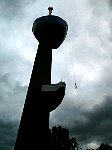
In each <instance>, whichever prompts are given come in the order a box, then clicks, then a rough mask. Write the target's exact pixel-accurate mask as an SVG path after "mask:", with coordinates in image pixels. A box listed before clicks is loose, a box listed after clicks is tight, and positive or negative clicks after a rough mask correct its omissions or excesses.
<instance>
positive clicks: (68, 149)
mask: <svg viewBox="0 0 112 150" xmlns="http://www.w3.org/2000/svg"><path fill="white" fill-rule="evenodd" d="M78 145H79V144H78V143H77V141H76V138H75V137H72V138H70V137H69V130H68V129H65V128H62V127H61V126H58V127H56V126H53V127H52V129H49V150H75V148H76V147H78Z"/></svg>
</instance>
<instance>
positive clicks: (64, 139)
mask: <svg viewBox="0 0 112 150" xmlns="http://www.w3.org/2000/svg"><path fill="white" fill-rule="evenodd" d="M78 145H79V144H78V143H77V140H76V138H75V137H71V138H70V136H69V130H68V129H66V128H62V127H61V126H57V127H56V126H53V127H52V129H49V150H83V149H82V148H79V147H78ZM87 150H95V149H92V148H90V149H87ZM96 150H112V146H110V145H109V144H107V143H106V144H105V143H101V145H100V146H99V147H98V148H97V149H96Z"/></svg>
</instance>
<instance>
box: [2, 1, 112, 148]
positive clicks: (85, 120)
mask: <svg viewBox="0 0 112 150" xmlns="http://www.w3.org/2000/svg"><path fill="white" fill-rule="evenodd" d="M49 6H52V7H54V11H53V13H52V14H53V15H58V16H60V17H62V18H63V19H64V20H66V22H67V23H68V33H67V37H66V39H65V41H64V42H63V43H62V45H61V46H60V47H59V48H58V49H57V50H53V53H52V55H53V62H52V83H57V82H59V81H60V80H61V78H62V80H63V81H65V82H66V94H65V97H64V99H63V102H62V103H61V105H60V106H59V107H58V108H57V109H56V110H54V111H52V112H51V113H50V127H52V126H54V125H62V126H63V127H66V128H68V129H69V130H70V135H71V136H75V137H76V139H77V142H79V144H80V146H81V147H82V148H84V147H85V148H89V147H92V148H96V147H98V146H99V144H100V143H101V142H107V143H108V144H112V0H101V1H98V0H83V1H82V0H66V2H65V0H61V1H60V0H56V1H54V0H52V1H51V0H40V1H39V0H31V1H28V0H10V1H9V0H0V149H1V150H13V146H14V143H15V138H16V134H17V130H18V125H19V121H20V117H21V113H22V109H23V105H24V101H25V96H26V92H27V87H28V84H29V79H30V75H31V71H32V67H33V63H34V58H35V55H36V51H37V46H38V42H37V40H36V39H35V37H34V36H33V33H32V25H33V22H34V20H35V19H36V18H38V17H40V16H43V15H48V10H47V9H48V7H49ZM75 83H76V84H77V89H75V88H74V85H75Z"/></svg>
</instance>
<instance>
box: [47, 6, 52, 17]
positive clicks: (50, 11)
mask: <svg viewBox="0 0 112 150" xmlns="http://www.w3.org/2000/svg"><path fill="white" fill-rule="evenodd" d="M48 10H49V15H51V14H52V11H53V7H49V8H48Z"/></svg>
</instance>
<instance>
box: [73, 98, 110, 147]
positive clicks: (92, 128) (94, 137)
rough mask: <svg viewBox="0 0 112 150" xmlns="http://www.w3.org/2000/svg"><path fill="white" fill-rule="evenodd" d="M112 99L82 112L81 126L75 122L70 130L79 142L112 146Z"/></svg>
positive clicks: (106, 99)
mask: <svg viewBox="0 0 112 150" xmlns="http://www.w3.org/2000/svg"><path fill="white" fill-rule="evenodd" d="M111 110H112V97H106V98H105V99H104V101H103V102H102V103H100V104H99V105H96V106H94V107H93V109H91V110H90V111H81V118H82V119H81V120H79V121H80V123H79V124H80V126H78V127H77V126H75V122H74V124H73V126H72V128H70V131H71V133H72V134H74V135H76V137H77V138H78V140H79V141H81V142H83V140H84V139H85V140H84V141H85V143H86V142H87V143H89V142H92V141H96V142H97V143H101V142H107V143H109V144H112V111H111Z"/></svg>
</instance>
